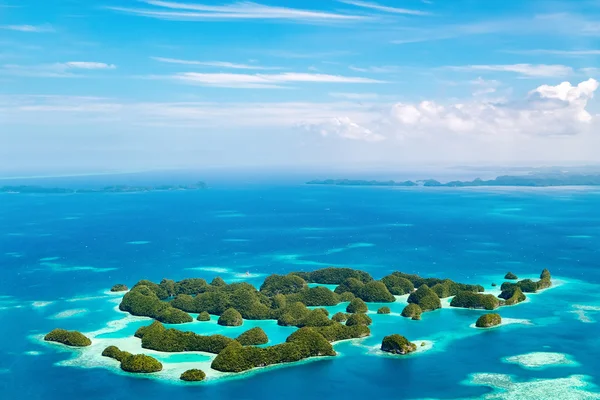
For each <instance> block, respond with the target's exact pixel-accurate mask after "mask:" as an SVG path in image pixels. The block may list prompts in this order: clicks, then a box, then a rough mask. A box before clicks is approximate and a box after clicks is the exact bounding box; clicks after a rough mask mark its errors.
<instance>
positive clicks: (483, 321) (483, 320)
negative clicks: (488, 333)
mask: <svg viewBox="0 0 600 400" xmlns="http://www.w3.org/2000/svg"><path fill="white" fill-rule="evenodd" d="M501 323H502V317H500V314H483V315H482V316H481V317H479V318H478V319H477V322H475V326H476V327H477V328H491V327H493V326H498V325H500V324H501Z"/></svg>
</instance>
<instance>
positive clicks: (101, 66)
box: [64, 61, 117, 69]
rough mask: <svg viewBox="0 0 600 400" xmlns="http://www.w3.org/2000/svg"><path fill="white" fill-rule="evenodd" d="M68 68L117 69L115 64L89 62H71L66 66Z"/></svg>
mask: <svg viewBox="0 0 600 400" xmlns="http://www.w3.org/2000/svg"><path fill="white" fill-rule="evenodd" d="M64 65H65V66H66V67H67V68H77V69H115V68H117V67H116V66H115V65H114V64H105V63H99V62H89V61H69V62H67V63H65V64H64Z"/></svg>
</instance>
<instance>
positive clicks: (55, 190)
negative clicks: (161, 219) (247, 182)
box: [0, 182, 207, 194]
mask: <svg viewBox="0 0 600 400" xmlns="http://www.w3.org/2000/svg"><path fill="white" fill-rule="evenodd" d="M206 188H207V185H206V183H204V182H196V183H194V184H191V185H158V186H130V185H115V186H106V187H103V188H98V189H93V188H79V189H75V188H59V187H43V186H28V185H20V186H0V193H30V194H72V193H137V192H168V191H175V190H200V189H206Z"/></svg>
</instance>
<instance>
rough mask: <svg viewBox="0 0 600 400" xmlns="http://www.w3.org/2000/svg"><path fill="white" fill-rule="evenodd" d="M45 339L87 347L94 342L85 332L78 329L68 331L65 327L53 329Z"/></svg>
mask: <svg viewBox="0 0 600 400" xmlns="http://www.w3.org/2000/svg"><path fill="white" fill-rule="evenodd" d="M44 340H45V341H47V342H57V343H62V344H64V345H67V346H72V347H86V346H89V345H91V344H92V341H91V340H90V339H89V338H88V337H87V336H85V335H84V334H83V333H81V332H78V331H67V330H65V329H53V330H52V331H50V332H49V333H48V334H47V335H46V336H44Z"/></svg>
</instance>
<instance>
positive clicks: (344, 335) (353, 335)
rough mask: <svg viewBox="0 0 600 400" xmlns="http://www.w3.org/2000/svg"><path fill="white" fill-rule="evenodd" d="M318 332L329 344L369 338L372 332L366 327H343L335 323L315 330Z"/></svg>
mask: <svg viewBox="0 0 600 400" xmlns="http://www.w3.org/2000/svg"><path fill="white" fill-rule="evenodd" d="M314 329H315V330H316V331H317V332H319V333H320V334H321V335H323V336H324V337H325V339H327V340H328V341H329V342H337V341H339V340H347V339H358V338H363V337H366V336H369V335H370V334H371V330H370V329H369V327H368V326H366V325H352V326H347V325H342V324H340V323H338V322H334V323H333V324H331V325H328V326H322V327H318V328H314Z"/></svg>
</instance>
